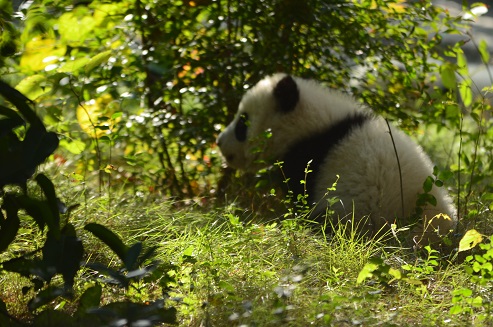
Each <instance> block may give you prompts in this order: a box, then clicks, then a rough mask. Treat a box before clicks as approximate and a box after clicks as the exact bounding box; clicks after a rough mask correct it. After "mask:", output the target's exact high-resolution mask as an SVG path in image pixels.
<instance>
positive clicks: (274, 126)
mask: <svg viewBox="0 0 493 327" xmlns="http://www.w3.org/2000/svg"><path fill="white" fill-rule="evenodd" d="M297 80H298V79H296V78H293V77H291V76H289V75H285V74H276V75H273V76H270V77H267V78H265V79H263V80H261V81H260V82H259V83H258V84H256V85H255V86H254V87H253V88H252V89H250V90H249V91H248V92H247V93H246V94H245V95H244V96H243V98H242V100H241V103H240V105H239V109H238V112H237V113H236V116H235V118H234V120H233V121H232V122H231V123H230V124H229V125H228V126H227V127H226V129H225V130H224V131H223V132H222V133H221V134H220V135H219V137H218V139H217V144H218V145H219V147H220V149H221V152H222V154H223V156H224V158H225V159H226V161H227V163H228V165H229V166H230V167H232V168H237V169H242V170H248V171H255V170H258V169H260V168H262V167H265V166H268V165H271V164H273V163H274V162H275V161H276V160H279V159H281V158H282V155H283V154H284V153H285V152H286V151H287V149H288V147H289V146H290V145H291V144H293V143H294V142H295V141H296V140H297V139H299V137H300V134H303V133H302V130H303V128H302V127H301V126H300V121H299V119H300V118H301V117H300V115H299V114H300V110H301V108H300V106H301V105H300V102H301V94H300V89H299V86H298V84H297Z"/></svg>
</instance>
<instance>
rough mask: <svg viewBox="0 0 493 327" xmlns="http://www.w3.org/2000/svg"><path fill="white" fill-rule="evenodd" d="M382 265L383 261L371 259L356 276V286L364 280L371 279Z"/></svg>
mask: <svg viewBox="0 0 493 327" xmlns="http://www.w3.org/2000/svg"><path fill="white" fill-rule="evenodd" d="M382 264H383V260H382V259H381V258H371V259H370V260H369V262H367V263H366V264H365V266H364V267H363V269H361V271H360V272H359V274H358V278H357V279H356V283H357V284H361V283H363V282H364V281H365V280H366V279H368V278H372V277H373V272H374V271H377V270H378V269H379V268H380V266H381V265H382Z"/></svg>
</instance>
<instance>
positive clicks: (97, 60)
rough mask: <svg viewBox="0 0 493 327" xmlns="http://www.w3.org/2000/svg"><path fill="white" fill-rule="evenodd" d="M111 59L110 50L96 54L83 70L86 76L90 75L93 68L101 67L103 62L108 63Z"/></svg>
mask: <svg viewBox="0 0 493 327" xmlns="http://www.w3.org/2000/svg"><path fill="white" fill-rule="evenodd" d="M110 57H111V50H108V51H104V52H101V53H98V54H97V55H95V56H94V57H92V58H91V60H89V62H88V63H87V64H86V66H85V68H84V70H85V72H86V74H88V73H90V72H91V71H92V70H93V69H94V68H96V67H99V66H101V65H102V64H103V63H104V62H106V61H108V59H109V58H110Z"/></svg>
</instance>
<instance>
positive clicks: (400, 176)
mask: <svg viewBox="0 0 493 327" xmlns="http://www.w3.org/2000/svg"><path fill="white" fill-rule="evenodd" d="M385 122H386V123H387V128H388V129H389V135H390V139H391V140H392V146H393V147H394V153H395V158H396V159H397V168H398V169H399V184H400V188H401V209H402V218H404V187H403V185H402V170H401V162H400V160H399V154H398V153H397V147H396V146H395V141H394V136H393V135H392V130H391V129H390V124H389V120H388V119H387V118H385Z"/></svg>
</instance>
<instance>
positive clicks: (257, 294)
mask: <svg viewBox="0 0 493 327" xmlns="http://www.w3.org/2000/svg"><path fill="white" fill-rule="evenodd" d="M238 213H241V216H247V218H246V219H245V218H243V219H242V218H240V217H239V215H238ZM248 216H249V215H245V214H243V213H242V212H241V211H238V210H237V209H235V208H233V207H226V208H217V209H210V208H204V207H202V206H201V205H198V204H190V203H181V202H178V203H176V202H175V203H172V202H169V201H168V202H167V201H163V200H157V199H154V200H150V199H141V198H132V197H128V198H126V197H125V196H124V195H122V196H121V197H116V196H114V197H113V200H112V201H111V202H109V201H108V199H107V198H106V197H101V198H92V199H91V200H90V201H88V202H87V203H84V204H83V205H81V206H79V207H78V208H77V209H76V210H75V211H74V212H73V213H72V215H71V217H70V221H71V222H72V223H74V224H75V225H76V228H77V229H78V232H79V235H80V237H81V238H82V240H83V242H84V245H85V247H86V249H87V250H86V254H85V258H86V259H87V260H97V261H100V262H103V263H105V264H108V265H111V266H118V265H119V261H118V258H117V257H116V256H115V255H113V254H112V252H111V251H110V250H109V249H108V248H107V247H106V245H104V244H103V243H101V242H100V241H98V240H97V239H96V238H95V237H93V236H92V235H91V234H89V233H87V232H84V231H83V226H84V225H85V224H87V223H89V222H97V223H100V224H103V225H105V226H107V227H110V228H111V229H112V230H113V231H115V232H117V234H118V235H119V236H120V237H121V238H122V239H123V240H124V242H125V243H126V244H129V245H130V244H133V243H135V242H137V241H140V242H143V244H144V246H145V247H151V246H157V247H158V250H157V256H158V259H159V260H160V261H161V263H162V265H161V266H160V268H158V269H157V270H156V271H154V272H153V275H152V278H147V279H144V280H141V281H139V282H136V283H134V284H133V285H132V287H130V288H129V289H128V290H126V291H125V290H121V289H118V288H116V287H114V286H110V285H105V286H104V288H103V295H102V302H103V304H104V303H109V302H114V301H117V300H122V299H130V300H132V301H134V302H139V303H145V302H146V301H151V300H153V299H157V298H162V297H163V296H164V295H165V296H166V298H167V304H168V305H171V306H175V307H176V308H177V309H178V312H179V325H180V326H350V325H363V326H373V325H375V326H376V325H379V326H382V325H383V326H411V325H425V326H427V325H430V326H431V325H438V326H441V325H443V326H463V325H464V324H468V325H478V326H479V325H483V324H484V323H485V322H484V321H483V322H481V321H479V320H478V319H486V320H487V323H492V322H493V319H492V317H491V316H490V315H489V312H488V310H489V309H488V305H487V301H488V295H484V294H485V292H489V289H490V288H491V283H490V281H489V280H486V283H485V284H484V285H479V284H478V283H474V282H471V275H470V274H468V273H467V272H466V271H465V270H464V263H461V262H460V260H459V259H457V257H453V256H452V257H448V256H444V257H443V258H435V257H434V256H435V254H436V253H433V252H432V253H430V254H429V255H430V256H429V257H428V255H427V254H426V251H424V254H420V255H417V254H415V253H413V252H412V251H411V250H409V249H399V248H395V247H391V246H389V244H386V243H381V242H378V240H371V239H367V238H363V237H359V236H357V235H355V234H354V233H351V232H350V231H349V232H348V230H345V228H343V227H340V228H338V229H336V231H335V233H334V234H333V235H327V236H324V235H322V234H321V233H317V232H316V231H315V230H314V229H313V228H308V227H305V226H303V225H302V224H299V223H298V222H297V221H289V222H288V223H281V222H276V221H270V222H266V221H264V220H263V219H262V217H255V216H253V215H250V216H249V217H248ZM23 231H24V233H23V234H22V237H19V238H18V239H17V241H16V242H15V244H14V245H13V246H12V247H11V248H10V249H11V251H9V252H8V253H4V254H3V255H2V259H5V258H8V257H12V256H14V255H15V253H13V252H16V253H22V252H23V251H28V250H29V251H30V250H32V249H35V248H36V247H38V246H40V245H39V243H40V241H39V240H40V239H41V238H42V235H41V234H40V232H39V231H36V227H35V226H33V225H32V224H31V225H29V224H25V226H24V229H23ZM478 253H479V252H478ZM375 257H377V258H382V259H383V262H384V266H381V267H379V268H378V269H377V271H376V273H381V274H380V275H379V278H376V277H377V274H376V273H375V274H374V277H373V278H371V277H370V278H367V279H366V280H365V281H364V282H362V283H357V279H358V275H359V273H360V271H361V270H362V269H363V267H365V265H366V264H367V263H368V260H369V259H370V258H375ZM385 267H392V268H394V269H398V270H399V271H401V272H402V273H403V274H404V273H407V274H406V275H405V277H402V278H398V279H395V278H393V277H392V275H389V274H388V272H386V271H385ZM403 276H404V275H403ZM93 277H94V276H93V273H92V272H90V271H83V272H82V273H81V276H80V278H79V279H78V282H77V284H76V290H77V291H76V296H75V298H74V299H73V300H67V299H63V298H60V299H57V300H55V301H54V302H53V303H52V304H50V306H51V307H52V308H56V309H57V310H62V309H63V310H66V311H68V312H70V311H71V310H74V308H75V307H76V303H77V299H78V296H79V295H80V294H81V293H82V291H83V290H84V289H85V288H87V287H88V286H90V285H92V284H94V278H93ZM28 284H29V283H28V281H27V280H24V279H20V278H17V277H16V276H15V275H13V274H7V273H2V274H1V275H0V294H1V298H2V299H3V301H4V302H5V303H6V304H7V309H8V310H9V312H10V313H11V314H14V315H15V316H17V317H18V318H19V319H21V320H24V321H29V319H30V314H29V313H28V311H27V309H26V303H27V301H28V299H29V298H30V297H32V295H33V294H32V292H31V293H28V294H27V295H23V294H22V287H23V286H26V285H28ZM462 288H466V289H470V290H473V293H474V296H477V295H481V294H483V301H484V302H483V303H482V304H481V305H477V303H476V304H474V305H473V304H467V303H466V302H467V299H464V300H463V302H464V303H463V304H461V306H462V307H464V308H466V309H468V310H465V311H464V312H463V313H460V314H451V313H450V312H449V311H450V308H451V307H452V306H453V305H454V304H453V303H452V299H453V295H452V292H453V291H454V290H457V289H462ZM19 299H20V300H19ZM461 303H462V302H461ZM469 309H470V310H469Z"/></svg>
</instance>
